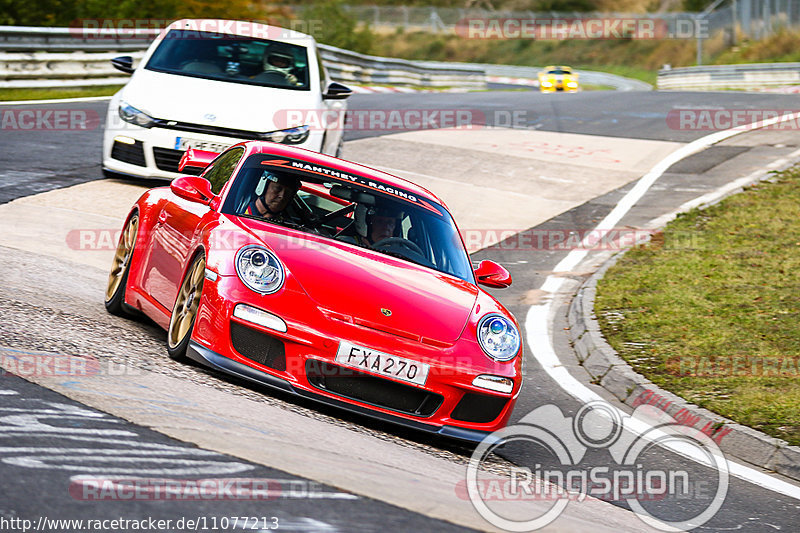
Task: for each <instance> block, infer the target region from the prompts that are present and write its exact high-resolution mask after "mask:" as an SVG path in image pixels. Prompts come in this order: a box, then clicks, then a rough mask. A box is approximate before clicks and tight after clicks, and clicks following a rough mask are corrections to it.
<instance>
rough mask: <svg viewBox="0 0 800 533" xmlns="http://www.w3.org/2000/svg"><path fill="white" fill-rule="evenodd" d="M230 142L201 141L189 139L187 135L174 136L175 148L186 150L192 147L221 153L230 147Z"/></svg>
mask: <svg viewBox="0 0 800 533" xmlns="http://www.w3.org/2000/svg"><path fill="white" fill-rule="evenodd" d="M230 147H231V145H230V144H224V143H218V142H213V141H201V140H200V139H189V138H188V137H176V138H175V149H176V150H186V149H188V148H192V149H193V150H205V151H206V152H217V153H221V152H224V151H225V150H227V149H228V148H230Z"/></svg>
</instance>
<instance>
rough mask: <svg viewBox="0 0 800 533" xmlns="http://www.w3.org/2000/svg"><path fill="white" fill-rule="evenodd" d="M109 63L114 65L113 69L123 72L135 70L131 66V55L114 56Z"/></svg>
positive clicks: (127, 72)
mask: <svg viewBox="0 0 800 533" xmlns="http://www.w3.org/2000/svg"><path fill="white" fill-rule="evenodd" d="M111 64H112V65H114V68H115V69H117V70H121V71H122V72H124V73H125V74H133V71H134V70H136V69H134V68H133V58H132V57H131V56H119V57H115V58H114V59H112V60H111Z"/></svg>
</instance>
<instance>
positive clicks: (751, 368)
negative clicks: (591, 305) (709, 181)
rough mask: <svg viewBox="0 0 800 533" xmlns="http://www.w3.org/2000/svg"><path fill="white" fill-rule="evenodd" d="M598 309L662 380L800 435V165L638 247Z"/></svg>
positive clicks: (792, 437) (724, 409)
mask: <svg viewBox="0 0 800 533" xmlns="http://www.w3.org/2000/svg"><path fill="white" fill-rule="evenodd" d="M595 310H596V313H597V316H598V318H599V320H600V323H601V327H602V330H603V334H604V335H605V336H606V338H607V339H608V341H609V343H610V344H611V345H612V346H613V347H614V349H616V350H617V351H618V352H619V354H620V355H621V356H622V357H623V358H624V359H625V360H627V361H628V362H629V363H630V364H631V365H632V366H633V367H634V369H636V370H637V371H638V372H640V373H641V374H643V375H644V376H646V377H647V378H648V379H650V380H651V381H653V382H654V383H655V384H657V385H659V386H661V387H663V388H665V389H667V390H670V391H672V392H674V393H676V394H678V395H680V396H682V397H684V398H686V399H687V400H689V401H691V402H694V403H696V404H698V405H700V406H702V407H705V408H708V409H710V410H712V411H715V412H717V413H719V414H721V415H723V416H726V417H728V418H730V419H732V420H734V421H736V422H739V423H741V424H745V425H747V426H750V427H753V428H755V429H758V430H761V431H763V432H765V433H767V434H769V435H772V436H774V437H778V438H782V439H785V440H787V441H788V442H789V443H790V444H794V445H800V369H798V362H800V167H795V168H794V169H791V170H789V171H786V172H783V173H780V174H776V176H775V179H774V180H771V181H770V182H764V183H761V184H759V185H757V186H754V187H752V188H750V189H749V190H747V191H745V192H743V193H741V194H738V195H735V196H732V197H730V198H728V199H726V200H725V201H723V202H721V203H720V204H718V205H716V206H713V207H711V208H708V209H706V210H703V211H698V210H694V211H692V212H690V213H688V214H686V215H683V216H680V217H679V218H677V219H676V220H675V221H673V222H672V223H670V224H669V225H668V226H667V227H666V228H665V230H664V232H663V233H662V234H657V235H656V236H654V238H653V240H652V241H651V242H650V243H649V244H646V245H642V246H639V247H636V248H634V249H632V250H630V251H629V252H628V253H626V254H625V255H624V256H623V257H622V258H621V259H620V261H619V262H618V263H617V264H616V265H615V266H614V267H613V268H611V269H610V270H609V271H608V273H607V274H606V275H605V277H604V278H603V280H601V282H600V283H599V285H598V290H597V300H596V303H595Z"/></svg>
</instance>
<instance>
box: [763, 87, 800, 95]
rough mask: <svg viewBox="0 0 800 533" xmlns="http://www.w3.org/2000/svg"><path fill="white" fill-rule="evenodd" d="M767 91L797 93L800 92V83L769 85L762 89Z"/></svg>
mask: <svg viewBox="0 0 800 533" xmlns="http://www.w3.org/2000/svg"><path fill="white" fill-rule="evenodd" d="M761 92H765V93H781V94H797V93H800V85H792V86H790V87H768V88H765V89H761Z"/></svg>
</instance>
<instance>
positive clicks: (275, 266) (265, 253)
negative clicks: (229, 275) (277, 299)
mask: <svg viewBox="0 0 800 533" xmlns="http://www.w3.org/2000/svg"><path fill="white" fill-rule="evenodd" d="M236 274H238V275H239V279H240V280H242V283H244V284H245V285H247V286H248V287H249V288H250V289H252V290H254V291H256V292H258V293H261V294H272V293H273V292H275V291H277V290H278V289H280V288H281V287H282V286H283V280H284V278H285V276H284V272H283V265H282V264H281V262H280V261H279V260H278V258H277V257H276V256H275V254H273V253H272V252H270V251H269V250H267V249H266V248H263V247H261V246H256V245H250V246H245V247H244V248H242V249H241V250H239V251H238V252H237V253H236Z"/></svg>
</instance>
